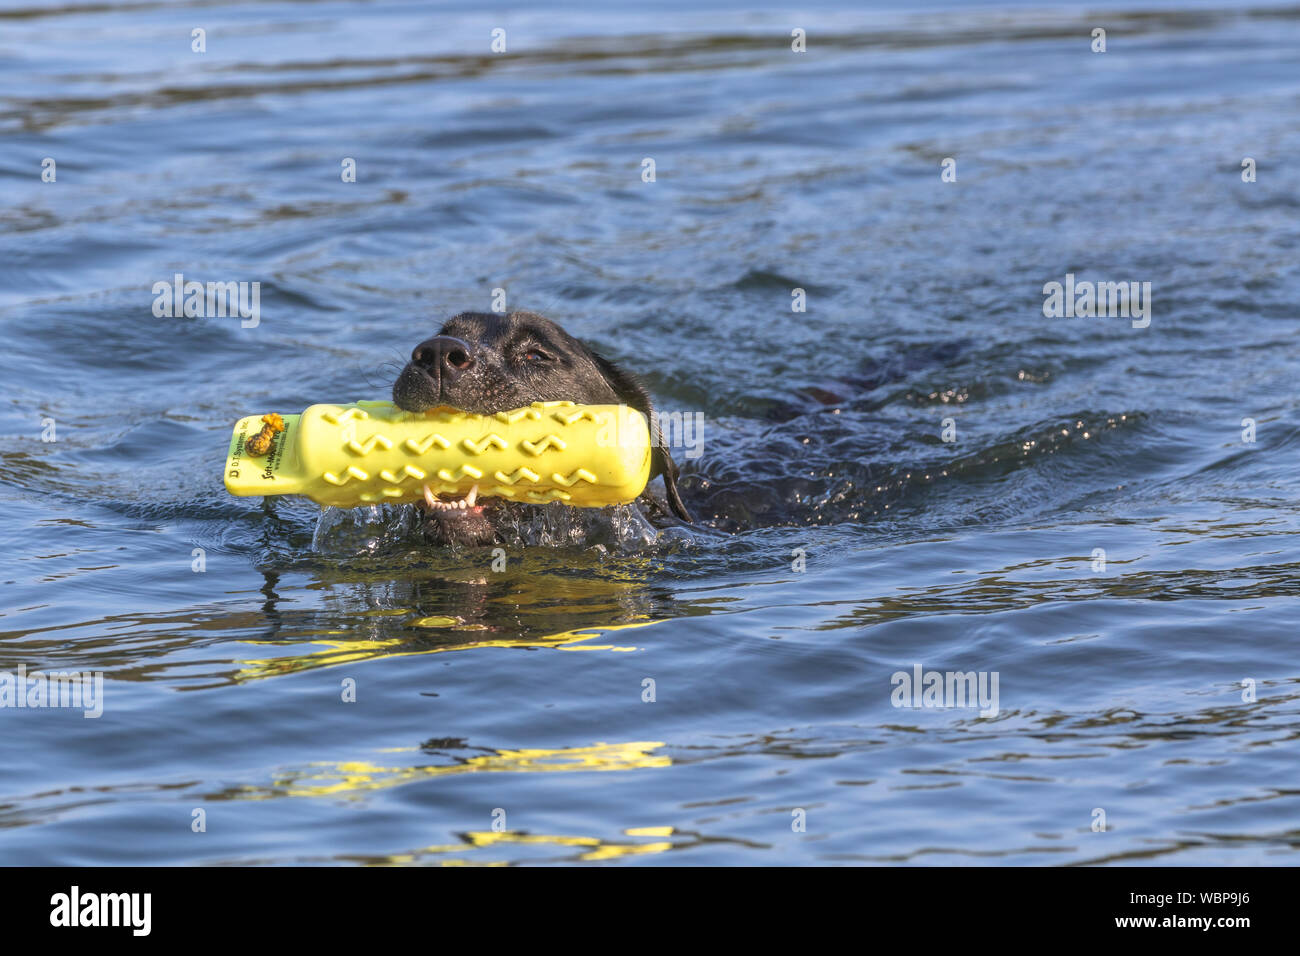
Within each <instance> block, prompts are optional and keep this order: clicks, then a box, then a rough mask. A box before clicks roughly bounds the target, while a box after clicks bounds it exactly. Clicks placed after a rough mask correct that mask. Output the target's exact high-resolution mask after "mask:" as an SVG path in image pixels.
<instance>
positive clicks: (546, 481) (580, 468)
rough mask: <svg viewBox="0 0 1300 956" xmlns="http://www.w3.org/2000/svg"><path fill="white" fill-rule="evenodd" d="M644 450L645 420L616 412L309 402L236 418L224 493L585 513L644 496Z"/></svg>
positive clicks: (614, 408) (540, 405)
mask: <svg viewBox="0 0 1300 956" xmlns="http://www.w3.org/2000/svg"><path fill="white" fill-rule="evenodd" d="M651 450H652V449H651V447H650V429H649V426H648V424H647V423H646V420H645V416H643V415H642V414H641V413H640V412H638V411H636V410H635V409H632V408H628V407H626V406H623V405H575V404H573V403H572V402H534V403H533V404H532V405H530V406H529V407H527V408H519V409H515V410H514V411H510V412H498V413H497V414H495V415H470V414H467V413H465V412H459V411H456V410H454V409H450V408H440V409H434V410H431V411H427V412H405V411H402V410H401V409H400V408H398V407H397V406H396V405H394V404H393V403H392V402H355V403H353V404H350V405H313V406H311V407H310V408H308V409H307V410H306V411H305V412H303V413H302V414H301V415H284V416H279V415H274V414H271V415H264V416H257V415H250V416H249V417H247V418H241V419H240V420H239V421H238V422H236V423H235V433H234V435H233V436H232V437H231V440H230V451H229V453H228V455H227V456H226V489H227V490H228V491H229V492H230V493H231V494H233V495H306V496H307V497H308V498H310V499H311V500H312V501H315V502H317V503H318V504H322V505H334V506H336V507H339V508H354V507H357V506H359V505H371V504H380V503H383V502H392V503H401V502H411V501H418V500H420V499H421V498H423V499H425V500H426V501H428V502H429V503H430V505H431V506H435V507H437V506H445V503H443V502H439V501H438V500H437V499H436V496H437V495H454V496H456V497H458V498H461V499H462V500H463V499H465V498H466V497H468V503H469V505H470V506H472V505H473V504H474V500H475V497H476V496H477V497H497V498H508V499H511V500H513V501H522V502H526V503H529V504H543V503H545V502H548V501H563V502H564V503H565V504H569V505H581V506H583V507H593V508H594V507H601V506H603V505H613V504H621V503H623V502H627V501H631V500H633V499H634V498H636V497H637V495H639V494H641V492H642V491H643V490H645V486H646V482H647V481H648V480H649V478H650V453H651ZM476 486H477V490H475V489H476Z"/></svg>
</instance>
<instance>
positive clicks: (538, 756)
mask: <svg viewBox="0 0 1300 956" xmlns="http://www.w3.org/2000/svg"><path fill="white" fill-rule="evenodd" d="M662 746H664V744H663V742H662V741H631V742H629V743H615V744H608V743H596V744H592V745H591V746H589V747H565V748H561V749H558V750H549V749H524V750H498V751H495V752H493V753H489V754H480V755H478V756H474V757H469V758H466V759H465V760H462V761H459V762H457V763H452V764H441V765H435V766H412V767H380V766H377V765H375V764H372V763H367V762H364V761H342V762H330V763H314V764H309V765H308V766H307V767H305V768H303V769H301V770H295V771H291V772H289V773H286V774H284V775H283V776H282V777H280V778H278V779H276V780H274V781H273V782H272V783H271V784H270V785H268V786H260V787H259V786H247V787H240V788H237V789H235V790H234V791H231V792H229V794H228V796H230V797H232V798H234V799H240V800H269V799H272V798H274V797H326V796H335V797H338V796H342V797H346V798H350V799H353V798H359V797H360V796H361V795H362V794H363V793H367V792H369V791H373V790H386V789H388V788H389V787H399V786H401V785H403V784H406V783H412V782H414V781H417V780H427V779H429V778H431V777H445V776H450V775H452V774H462V773H519V772H535V771H573V770H642V769H647V768H652V767H668V766H671V765H672V758H671V757H669V756H667V755H665V754H656V753H654V751H655V750H658V749H659V748H660V747H662ZM416 749H417V748H415V747H403V748H399V749H396V750H393V751H388V752H390V753H391V752H411V751H415V750H416ZM653 835H659V834H653Z"/></svg>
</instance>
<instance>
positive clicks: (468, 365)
mask: <svg viewBox="0 0 1300 956" xmlns="http://www.w3.org/2000/svg"><path fill="white" fill-rule="evenodd" d="M393 401H394V402H395V403H396V404H397V405H398V407H399V408H403V409H405V410H406V411H409V412H422V411H426V410H427V409H430V408H435V407H437V406H439V405H450V406H452V407H453V408H458V409H460V410H461V411H465V412H471V413H474V414H478V415H491V414H494V413H496V412H504V411H509V410H511V409H515V408H522V407H524V406H525V405H529V404H531V403H532V402H554V401H570V402H577V403H579V404H583V405H618V404H623V405H628V406H630V407H631V408H635V409H636V410H637V411H639V412H641V414H643V415H645V416H646V419H647V420H648V421H650V422H654V417H653V406H652V405H651V402H650V395H649V393H648V392H647V391H646V389H645V386H644V385H642V384H641V382H640V381H638V380H637V378H636V376H634V375H632V374H631V373H629V372H626V371H624V370H623V369H621V368H619V367H618V366H617V365H615V364H614V363H613V362H611V361H609V360H608V359H606V358H604V357H603V356H601V355H598V354H597V353H596V352H594V351H592V350H591V349H590V348H588V347H587V346H585V345H583V344H582V343H581V342H579V341H578V340H577V339H575V338H573V337H572V336H571V335H569V334H568V333H567V332H565V331H564V330H563V329H561V328H560V327H559V326H558V325H556V324H555V323H554V322H552V321H551V320H550V319H547V318H544V317H543V316H540V315H538V314H537V313H535V312H511V313H509V314H506V315H502V314H499V313H494V312H462V313H461V314H460V315H457V316H453V317H452V318H451V319H449V320H448V321H447V323H446V324H445V325H443V327H442V328H441V329H440V330H439V331H438V334H437V335H435V336H434V337H433V338H431V339H426V340H425V341H423V342H421V343H420V344H419V345H417V346H416V347H415V349H414V350H413V351H412V352H411V361H410V362H408V363H407V365H406V367H405V368H404V369H402V372H401V374H400V375H399V376H398V377H397V381H396V382H395V383H394V384H393ZM656 431H657V430H656ZM653 443H654V451H653V454H652V458H651V466H650V477H651V478H655V477H656V476H659V475H662V476H663V479H664V490H665V491H666V493H667V498H668V505H669V507H671V508H672V510H673V512H674V513H675V514H676V515H677V516H678V517H679V518H681V519H682V520H683V521H690V520H691V516H690V513H689V512H688V511H687V510H686V506H685V505H684V504H683V503H682V499H681V495H680V494H679V492H678V490H677V477H678V471H677V466H676V465H675V464H674V463H673V460H672V457H671V456H670V455H669V454H668V450H667V449H666V448H664V447H663V444H662V441H661V439H660V436H659V435H658V434H655V435H654V436H653ZM427 497H428V498H429V500H428V502H427V504H426V505H425V506H424V509H425V518H424V522H423V529H424V534H425V537H427V538H428V539H429V540H431V541H433V542H435V543H438V544H465V545H481V544H491V543H493V542H494V541H496V540H497V520H498V518H499V516H500V515H501V513H502V510H503V509H507V508H527V507H533V506H531V505H523V504H519V503H516V502H510V501H503V500H500V499H495V498H485V499H483V500H482V501H468V500H467V501H464V502H461V501H448V500H445V499H444V500H438V499H435V498H433V496H432V495H429V496H427ZM650 503H651V504H652V506H653V507H657V504H658V503H657V502H654V500H653V499H650Z"/></svg>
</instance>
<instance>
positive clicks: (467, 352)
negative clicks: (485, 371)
mask: <svg viewBox="0 0 1300 956" xmlns="http://www.w3.org/2000/svg"><path fill="white" fill-rule="evenodd" d="M411 361H412V362H414V363H415V364H416V365H418V366H419V367H420V368H422V369H424V370H425V371H426V372H429V373H431V374H433V375H436V376H439V377H441V379H442V381H444V382H454V381H456V379H457V378H459V377H460V373H461V372H463V371H465V370H466V369H467V368H469V367H470V366H471V365H473V364H474V355H473V353H472V348H471V346H470V344H469V343H468V342H466V341H465V340H464V339H458V338H456V337H455V336H454V335H437V336H434V337H433V338H431V339H425V340H424V341H423V342H421V343H420V344H419V345H417V346H416V347H415V349H414V351H412V352H411Z"/></svg>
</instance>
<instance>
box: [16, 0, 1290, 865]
mask: <svg viewBox="0 0 1300 956" xmlns="http://www.w3.org/2000/svg"><path fill="white" fill-rule="evenodd" d="M1089 10H1090V11H1091V12H1086V13H1085V12H1083V11H1081V10H1079V9H1076V8H1072V7H1050V6H1025V5H972V6H966V5H958V6H952V5H934V4H930V5H924V6H909V5H900V6H899V7H898V8H896V9H895V8H889V7H881V6H867V5H862V4H848V5H844V6H834V5H832V6H821V7H818V8H817V9H816V10H814V11H811V12H808V13H805V14H798V15H792V14H788V13H784V12H769V13H764V12H753V10H752V8H751V7H750V6H749V5H742V4H736V5H734V6H728V5H725V4H724V5H717V4H710V2H709V0H704V2H703V3H691V4H685V3H681V4H676V5H670V6H668V7H663V6H656V7H655V8H654V9H649V8H646V9H632V8H629V9H628V10H624V11H619V10H617V9H612V8H606V6H605V5H603V4H600V3H596V2H594V0H582V2H578V3H573V4H568V5H562V6H560V7H557V8H555V9H553V10H550V11H547V12H545V13H543V12H540V11H538V10H536V9H535V8H534V7H533V6H532V5H530V4H524V3H519V4H516V5H513V6H511V5H496V6H495V7H494V8H493V9H491V10H489V9H487V8H485V7H483V6H482V5H479V4H452V5H433V4H427V3H400V2H387V0H379V2H375V3H366V4H347V3H329V2H323V3H297V2H295V3H286V2H247V3H234V2H217V3H212V4H207V3H204V4H181V5H176V6H163V5H154V4H152V3H149V2H144V3H136V2H130V3H122V4H120V5H119V4H114V3H106V4H100V3H96V4H86V5H82V4H77V3H68V4H66V5H60V4H36V3H30V2H25V0H18V2H16V3H15V2H12V0H5V2H4V4H3V6H2V7H0V137H2V141H3V149H2V150H0V322H2V323H3V331H4V337H5V348H4V350H3V352H2V353H0V369H3V380H4V397H5V403H4V405H3V431H4V436H5V441H4V446H3V450H2V451H0V455H2V456H3V468H2V469H0V501H2V502H3V510H2V511H0V581H3V584H4V589H3V593H4V604H3V607H4V616H3V621H2V622H0V670H4V671H7V672H10V673H16V672H18V670H19V669H20V668H26V669H27V670H28V671H35V670H41V671H88V672H102V674H103V675H104V713H103V716H102V717H100V718H98V719H85V718H83V717H82V715H81V713H80V711H76V710H69V709H43V710H37V709H23V710H17V709H4V710H0V721H3V725H4V732H3V734H0V862H4V863H20V862H21V863H43V864H80V863H202V864H231V863H267V864H276V863H304V862H306V863H316V862H319V863H338V862H343V863H384V862H402V863H431V864H440V863H453V862H456V863H474V864H478V863H502V862H505V863H554V862H577V861H594V862H603V861H623V862H627V863H676V864H693V863H701V864H704V863H707V864H808V863H846V862H847V863H875V862H891V863H892V862H898V863H915V864H953V863H958V864H964V863H1014V864H1077V863H1096V862H1120V863H1146V862H1172V863H1185V864H1229V863H1249V864H1270V863H1285V864H1295V863H1296V862H1297V856H1296V849H1297V847H1300V827H1298V826H1297V823H1296V821H1297V817H1298V812H1300V786H1298V785H1297V782H1296V775H1295V767H1296V765H1297V763H1296V760H1297V744H1296V739H1295V738H1296V736H1297V732H1298V731H1300V702H1298V701H1300V653H1297V640H1298V639H1300V603H1298V601H1297V598H1298V596H1300V538H1298V537H1297V530H1298V525H1300V514H1298V512H1297V506H1296V500H1297V493H1298V491H1300V477H1298V475H1300V468H1298V467H1297V461H1298V456H1300V425H1298V424H1297V409H1298V407H1300V403H1298V402H1297V396H1296V388H1297V382H1298V381H1300V349H1298V347H1297V321H1296V320H1297V312H1298V307H1297V300H1298V299H1300V265H1298V263H1300V255H1298V253H1297V248H1298V243H1300V199H1298V198H1297V194H1296V189H1295V177H1294V175H1293V170H1294V167H1295V162H1296V156H1297V155H1298V154H1300V122H1297V116H1298V115H1300V110H1298V107H1300V8H1297V7H1294V6H1260V7H1249V8H1247V7H1241V6H1235V5H1231V4H1226V3H1224V4H1222V5H1221V6H1214V5H1197V6H1192V7H1178V6H1171V5H1168V4H1161V3H1147V2H1143V0H1129V2H1123V3H1111V4H1110V5H1101V6H1099V5H1097V4H1090V5H1089ZM497 27H501V28H504V29H505V31H506V38H507V52H505V53H504V54H494V53H493V52H492V51H491V49H490V47H489V44H490V43H491V31H492V30H493V29H494V28H497ZM795 27H799V28H803V29H805V30H806V31H807V37H808V40H807V45H808V49H807V52H806V53H802V54H797V53H793V52H792V51H791V49H790V42H791V41H790V31H791V30H792V29H793V28H795ZM1095 27H1103V28H1105V29H1106V30H1107V39H1108V48H1107V52H1105V53H1104V54H1098V53H1093V52H1091V50H1090V49H1089V46H1090V43H1091V39H1090V38H1091V33H1092V30H1093V29H1094V28H1095ZM195 28H203V29H205V30H206V31H207V32H206V43H207V52H206V53H195V52H192V50H191V31H192V30H193V29H195ZM47 157H49V158H52V159H54V160H55V162H56V164H57V165H56V169H57V179H56V181H55V182H52V183H49V182H42V181H41V163H42V160H43V159H45V158H47ZM345 157H350V158H353V159H355V160H356V163H357V170H358V181H357V182H356V183H344V182H342V181H341V176H340V164H341V162H342V160H343V159H344V158H345ZM647 157H649V158H653V159H654V160H655V164H656V181H655V182H654V183H644V182H643V181H642V178H641V172H642V160H643V159H645V158H647ZM1244 157H1250V158H1252V159H1254V160H1255V162H1256V164H1257V171H1258V175H1257V181H1256V182H1253V183H1246V182H1243V181H1242V176H1241V172H1242V165H1241V164H1242V160H1243V158H1244ZM946 158H953V159H955V160H956V169H957V181H956V182H953V183H945V182H943V181H941V178H940V172H941V163H942V161H943V160H944V159H946ZM177 272H180V273H183V274H184V275H185V276H186V277H187V278H192V279H199V280H201V281H208V280H211V281H259V282H260V283H261V320H260V323H259V324H258V325H257V326H256V327H250V328H245V327H243V326H242V324H241V322H240V321H239V320H238V319H229V318H213V319H168V318H156V317H155V316H154V315H153V313H152V304H153V294H152V292H151V289H152V286H153V284H154V283H155V282H158V281H162V280H170V279H171V278H172V276H173V275H174V274H175V273H177ZM1067 273H1070V274H1074V275H1076V276H1077V277H1078V278H1079V279H1080V280H1085V279H1087V280H1114V281H1136V282H1150V283H1151V288H1152V303H1153V305H1152V311H1151V322H1150V325H1149V327H1147V328H1134V327H1133V325H1132V323H1131V322H1130V321H1129V320H1128V319H1124V318H1046V317H1044V315H1043V309H1042V306H1043V291H1042V290H1043V285H1044V283H1046V282H1051V281H1064V279H1065V276H1066V274H1067ZM498 287H499V288H504V289H506V290H507V294H508V299H509V304H510V305H511V306H512V307H514V306H518V307H531V308H534V309H538V310H540V311H542V312H544V313H546V314H548V315H550V316H552V317H553V318H555V319H557V320H559V321H560V322H562V323H563V324H564V325H565V326H566V327H567V328H569V329H570V330H571V331H573V332H574V333H575V334H578V335H580V336H582V337H584V338H585V339H587V340H588V341H590V342H591V343H593V344H594V345H595V346H596V347H597V348H599V349H600V350H601V351H603V352H604V353H606V354H607V355H609V356H610V357H612V358H615V359H617V360H619V361H622V362H624V363H625V364H626V365H627V366H629V367H631V368H633V369H636V370H637V371H639V372H641V373H642V374H643V375H644V377H645V378H646V380H647V381H648V383H649V384H650V386H651V388H652V390H653V391H654V393H655V395H656V397H657V399H658V401H659V402H660V403H661V405H662V406H663V407H664V408H665V409H667V410H670V411H680V412H685V413H689V414H694V413H696V412H699V413H702V414H703V415H704V416H705V431H704V439H705V441H704V445H703V454H702V455H701V456H700V457H698V458H694V459H691V460H689V461H684V462H683V463H684V465H685V471H686V473H687V477H686V479H685V482H684V484H685V493H686V496H687V499H688V501H689V502H690V503H691V504H692V506H693V507H694V508H695V510H696V511H697V513H698V514H699V515H701V517H702V519H703V520H701V521H700V522H699V523H698V524H697V525H696V526H695V527H694V528H690V529H682V528H678V529H670V530H669V531H667V532H664V533H662V534H656V532H654V530H653V529H651V528H649V526H648V525H646V524H645V522H644V521H642V520H641V519H640V518H639V517H638V516H637V515H636V514H635V513H632V512H630V511H627V510H625V511H621V512H619V513H616V514H612V515H610V514H605V515H595V516H592V515H586V514H584V515H582V516H581V519H582V520H581V521H580V522H575V521H571V520H570V519H569V517H568V516H564V515H559V516H556V515H539V516H538V520H537V522H536V523H534V524H533V525H530V526H528V527H520V528H518V529H515V530H516V532H517V534H516V538H515V540H513V541H512V543H511V544H510V545H509V547H507V553H508V562H507V566H506V568H505V570H504V571H495V570H493V569H492V566H491V565H492V555H491V554H490V552H487V551H475V550H471V551H457V552H447V551H438V550H432V549H430V548H427V547H423V546H421V545H420V543H419V542H418V541H417V540H415V538H414V537H413V536H412V534H411V533H410V528H409V521H408V518H409V516H406V515H403V514H402V513H401V512H388V513H370V512H350V513H330V514H327V515H326V516H325V517H324V518H322V517H321V514H320V511H319V509H317V508H316V507H315V506H314V505H312V504H310V503H309V502H305V501H301V500H289V499H280V500H276V501H274V502H272V503H270V504H263V503H262V502H261V501H260V500H258V499H235V498H232V497H230V496H228V495H227V494H226V492H225V491H224V489H223V487H222V484H221V475H220V466H221V461H222V457H223V454H224V450H225V444H226V442H227V440H228V437H229V433H230V427H231V424H232V423H233V422H234V421H235V419H236V418H238V417H239V416H241V415H245V414H250V413H252V412H261V411H267V410H272V409H276V410H280V411H291V410H298V409H301V408H302V407H304V406H306V405H308V404H311V403H312V402H316V401H325V400H351V399H358V398H383V397H385V396H386V393H387V388H388V386H389V384H390V383H391V381H392V378H393V374H394V364H393V363H400V362H401V361H402V359H403V357H404V356H405V354H406V353H407V352H408V351H409V349H410V348H411V346H412V345H413V344H414V343H415V342H417V341H419V340H420V339H422V338H424V337H426V336H427V335H428V334H429V333H430V332H431V330H432V329H434V328H435V327H436V325H437V324H438V323H439V322H440V320H441V318H442V317H444V316H446V315H449V314H451V313H453V312H455V311H459V310H462V309H472V308H473V309H486V308H489V307H490V304H491V295H492V290H493V289H494V288H498ZM795 288H801V289H803V290H805V292H806V295H807V311H806V312H805V313H795V312H792V311H791V290H792V289H795ZM945 419H951V422H949V423H947V424H948V425H949V426H950V433H951V430H953V429H955V436H956V440H955V441H952V442H947V441H944V440H943V439H942V433H943V431H944V428H945ZM1244 419H1251V420H1253V422H1254V429H1255V439H1256V440H1255V441H1253V442H1249V441H1243V430H1244V429H1245V428H1247V427H1248V426H1246V425H1244V424H1243V420H1244ZM50 422H52V423H53V428H54V430H55V431H54V435H53V436H50V435H49V428H50V427H51V426H50ZM47 437H55V438H56V439H57V440H55V441H53V442H50V441H45V440H43V438H47ZM678 457H679V458H683V457H684V456H683V455H682V454H681V452H680V451H679V453H678ZM196 549H202V550H201V552H196ZM1098 549H1101V552H1104V565H1103V562H1102V561H1101V560H1100V557H1099V555H1100V553H1101V552H1099V551H1098ZM196 553H197V554H199V556H200V557H201V558H202V559H203V561H204V570H202V571H196V570H194V568H195V562H196V557H195V555H196ZM801 562H802V563H803V564H804V565H805V567H804V568H803V570H799V566H800V563H801ZM914 665H921V666H922V667H923V668H924V669H933V670H939V671H979V672H985V673H988V674H993V673H996V674H997V675H998V681H999V684H998V686H999V702H998V703H999V706H998V711H997V714H996V716H992V717H985V716H981V715H980V713H979V711H978V710H976V709H973V708H969V707H965V708H959V707H953V708H947V709H935V708H929V709H926V708H900V707H895V706H893V704H892V703H891V691H892V690H893V686H892V684H891V675H893V674H894V673H895V672H898V671H906V672H911V671H912V668H913V667H914ZM647 679H650V680H653V682H654V684H653V689H654V697H655V700H654V701H653V702H646V701H645V700H643V694H646V690H645V689H644V688H645V687H646V685H645V683H644V682H645V681H646V680H647ZM348 681H354V682H355V687H356V701H355V703H345V702H344V701H343V700H342V699H341V698H342V688H343V686H344V684H345V682H348ZM1243 681H1245V682H1253V684H1248V685H1247V686H1246V687H1243ZM1251 687H1253V694H1252V693H1251V692H1250V689H1251ZM198 809H202V810H203V811H204V812H205V815H206V832H198V833H196V832H194V831H193V827H192V824H193V821H194V819H195V817H194V813H195V811H196V810H198ZM798 811H803V814H802V815H803V816H804V817H805V818H806V828H805V829H802V830H801V829H799V828H798V827H795V826H792V824H793V823H797V822H798V818H799V817H800V814H799V812H798ZM1098 811H1104V818H1105V829H1104V831H1099V830H1096V829H1094V827H1095V826H1096V825H1097V821H1098V820H1099V819H1100V818H1099V816H1098Z"/></svg>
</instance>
